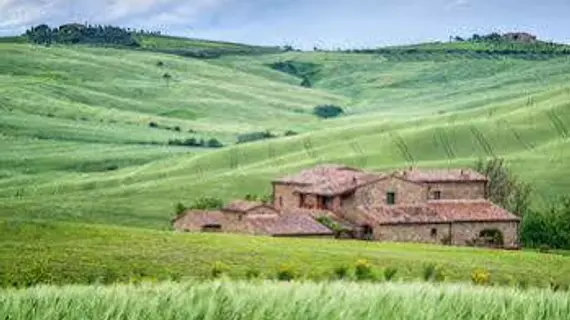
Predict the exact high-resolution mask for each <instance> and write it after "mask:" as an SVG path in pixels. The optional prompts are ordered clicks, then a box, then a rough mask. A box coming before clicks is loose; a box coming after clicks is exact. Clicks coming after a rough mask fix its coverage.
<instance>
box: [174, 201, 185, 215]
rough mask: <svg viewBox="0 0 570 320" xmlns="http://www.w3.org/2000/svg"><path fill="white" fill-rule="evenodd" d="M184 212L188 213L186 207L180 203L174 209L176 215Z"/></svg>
mask: <svg viewBox="0 0 570 320" xmlns="http://www.w3.org/2000/svg"><path fill="white" fill-rule="evenodd" d="M184 211H186V206H184V205H183V204H182V203H180V202H178V203H177V204H176V206H175V207H174V212H175V213H176V215H179V214H181V213H182V212H184Z"/></svg>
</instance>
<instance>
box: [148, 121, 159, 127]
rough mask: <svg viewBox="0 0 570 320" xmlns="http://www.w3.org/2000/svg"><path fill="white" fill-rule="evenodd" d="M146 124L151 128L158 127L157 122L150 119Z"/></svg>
mask: <svg viewBox="0 0 570 320" xmlns="http://www.w3.org/2000/svg"><path fill="white" fill-rule="evenodd" d="M148 126H149V127H151V128H158V123H156V122H153V121H151V122H149V123H148Z"/></svg>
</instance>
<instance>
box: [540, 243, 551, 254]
mask: <svg viewBox="0 0 570 320" xmlns="http://www.w3.org/2000/svg"><path fill="white" fill-rule="evenodd" d="M538 252H540V253H549V252H550V246H549V245H547V244H541V245H540V246H539V247H538Z"/></svg>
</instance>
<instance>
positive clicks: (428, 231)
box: [374, 223, 451, 244]
mask: <svg viewBox="0 0 570 320" xmlns="http://www.w3.org/2000/svg"><path fill="white" fill-rule="evenodd" d="M450 230H451V229H450V225H449V224H447V223H446V224H401V225H381V226H375V227H374V239H375V240H380V241H394V242H417V243H432V244H443V241H444V240H445V239H446V238H449V232H450ZM432 232H435V233H432Z"/></svg>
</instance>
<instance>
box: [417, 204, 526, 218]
mask: <svg viewBox="0 0 570 320" xmlns="http://www.w3.org/2000/svg"><path fill="white" fill-rule="evenodd" d="M428 205H429V206H430V207H431V208H433V209H434V210H436V211H437V212H438V214H439V215H440V216H441V217H443V218H445V219H449V220H453V221H456V222H468V221H520V218H519V217H518V216H516V215H514V214H513V213H511V212H509V211H507V210H505V209H503V208H501V207H499V206H497V205H496V204H494V203H492V202H490V201H488V200H433V201H429V203H428Z"/></svg>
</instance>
